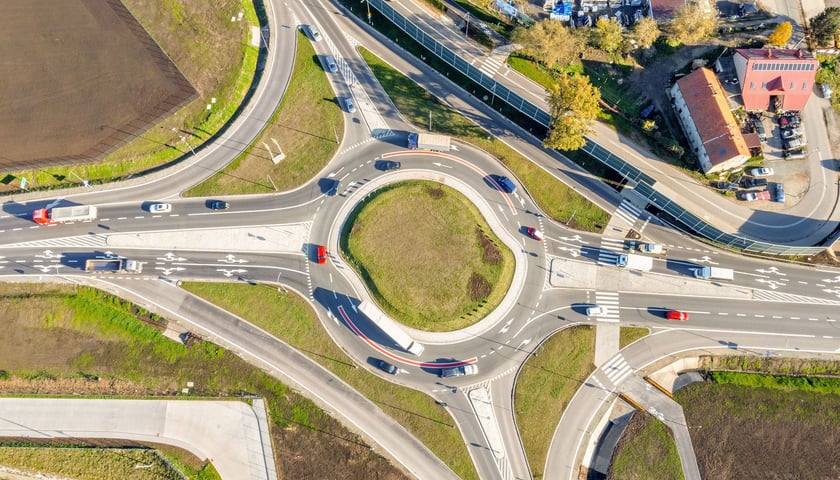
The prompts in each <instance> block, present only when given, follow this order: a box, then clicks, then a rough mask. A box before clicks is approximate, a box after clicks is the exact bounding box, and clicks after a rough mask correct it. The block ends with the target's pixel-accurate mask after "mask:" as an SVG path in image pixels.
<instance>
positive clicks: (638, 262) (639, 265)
mask: <svg viewBox="0 0 840 480" xmlns="http://www.w3.org/2000/svg"><path fill="white" fill-rule="evenodd" d="M615 265H616V266H617V267H621V268H628V269H630V270H641V271H644V272H649V271H651V270H653V258H652V257H646V256H644V255H634V254H632V253H622V254H620V255H619V256H618V257H617V258H616V259H615Z"/></svg>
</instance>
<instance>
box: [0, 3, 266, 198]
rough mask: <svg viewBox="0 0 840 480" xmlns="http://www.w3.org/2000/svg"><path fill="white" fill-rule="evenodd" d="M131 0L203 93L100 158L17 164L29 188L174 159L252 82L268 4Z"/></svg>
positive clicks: (127, 172) (104, 178) (6, 186)
mask: <svg viewBox="0 0 840 480" xmlns="http://www.w3.org/2000/svg"><path fill="white" fill-rule="evenodd" d="M125 5H126V7H127V8H128V9H129V10H130V11H131V13H132V14H133V15H134V16H135V17H137V19H138V20H139V21H140V23H141V24H142V25H143V28H145V29H146V31H147V32H149V34H150V35H151V36H152V38H154V39H155V41H156V42H157V43H158V44H159V45H160V46H161V48H162V49H163V51H164V52H165V53H166V54H167V55H168V56H169V57H170V58H171V59H172V60H173V62H175V64H176V65H177V66H178V68H179V69H180V70H181V72H182V73H183V74H184V76H185V77H186V78H187V80H189V81H190V83H191V84H192V85H193V86H194V87H195V89H196V90H197V91H198V94H199V97H198V99H196V100H194V101H193V102H191V103H189V104H188V105H186V106H185V107H184V108H182V109H181V110H179V111H178V112H176V113H175V114H174V115H172V116H170V117H167V118H166V119H164V120H162V121H161V122H160V123H159V124H157V125H155V126H153V127H151V128H150V129H149V130H147V131H145V132H144V133H143V134H142V135H139V136H137V137H135V138H134V139H133V140H131V141H129V142H128V143H126V144H125V145H123V146H122V147H120V148H118V149H117V150H115V151H114V152H112V153H110V154H108V155H107V156H106V157H105V158H104V159H102V160H101V161H98V162H95V163H85V164H77V165H72V166H56V167H46V168H40V169H38V170H31V171H22V172H14V173H12V174H10V176H7V178H9V177H12V178H14V177H17V178H20V177H26V179H27V180H29V182H30V183H29V185H30V189H36V190H40V189H54V188H65V187H68V186H73V185H78V184H81V183H82V179H85V180H88V181H90V183H92V184H97V183H107V182H110V181H114V180H121V179H125V178H127V177H129V176H131V175H132V174H136V173H138V172H143V171H145V170H149V169H151V168H154V167H157V166H160V165H162V164H164V163H166V162H169V161H172V160H175V159H176V158H178V157H180V156H182V155H185V154H187V153H189V152H190V147H192V148H198V147H199V146H200V145H201V144H202V143H204V142H205V141H207V140H209V139H210V138H212V137H213V135H215V134H216V133H217V132H218V131H219V130H220V129H221V128H222V127H224V126H225V125H226V124H227V123H228V121H230V119H231V118H232V117H233V115H234V114H235V113H236V111H237V110H238V109H239V107H240V105H241V104H242V101H243V100H244V99H245V98H246V95H247V94H248V91H249V89H250V87H251V85H252V83H253V79H254V74H255V72H256V66H257V58H258V56H259V50H258V49H257V48H256V47H253V46H251V45H250V41H251V26H257V25H259V20H258V15H259V16H260V17H264V12H263V11H262V10H261V9H259V10H257V9H255V4H254V2H251V1H250V0H233V1H227V2H211V3H208V4H204V3H200V2H199V3H196V2H185V3H181V2H173V1H172V0H152V1H146V0H126V1H125ZM238 12H242V14H243V16H242V19H241V20H238V21H236V22H231V15H232V14H233V15H237V14H238ZM213 99H215V100H216V101H215V102H213ZM208 104H209V105H212V106H211V109H210V110H208V109H207V108H206V106H207V105H208ZM181 137H183V138H184V139H185V140H184V141H182V140H181ZM17 188H18V185H17V182H15V183H14V184H12V183H11V182H4V183H2V184H0V192H2V191H13V190H15V189H17Z"/></svg>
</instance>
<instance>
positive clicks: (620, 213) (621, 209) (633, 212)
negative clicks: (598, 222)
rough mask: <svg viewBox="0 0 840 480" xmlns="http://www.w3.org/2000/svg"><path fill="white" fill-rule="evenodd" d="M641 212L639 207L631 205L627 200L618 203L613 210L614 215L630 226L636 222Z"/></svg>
mask: <svg viewBox="0 0 840 480" xmlns="http://www.w3.org/2000/svg"><path fill="white" fill-rule="evenodd" d="M641 213H642V210H641V209H640V208H639V207H637V206H635V205H633V204H632V203H630V202H628V201H627V200H623V201H622V202H621V204H619V205H618V208H617V209H616V211H615V216H616V217H618V218H619V219H621V220H624V221H625V222H626V223H627V224H628V225H630V226H631V227H632V226H633V225H634V224H635V223H636V220H638V219H639V217H640V216H641Z"/></svg>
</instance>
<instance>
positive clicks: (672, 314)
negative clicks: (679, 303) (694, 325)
mask: <svg viewBox="0 0 840 480" xmlns="http://www.w3.org/2000/svg"><path fill="white" fill-rule="evenodd" d="M665 318H667V319H668V320H680V321H683V322H684V321H686V320H688V312H683V311H680V310H668V312H667V313H666V314H665Z"/></svg>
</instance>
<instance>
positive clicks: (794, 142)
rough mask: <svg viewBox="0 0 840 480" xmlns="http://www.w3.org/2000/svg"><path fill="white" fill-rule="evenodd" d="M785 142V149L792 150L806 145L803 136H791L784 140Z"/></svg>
mask: <svg viewBox="0 0 840 480" xmlns="http://www.w3.org/2000/svg"><path fill="white" fill-rule="evenodd" d="M784 142H785V144H784V147H785V150H791V149H793V148H799V147H804V146H805V145H806V143H805V139H804V138H802V137H799V138H789V139H786V140H784Z"/></svg>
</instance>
